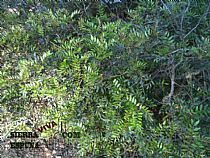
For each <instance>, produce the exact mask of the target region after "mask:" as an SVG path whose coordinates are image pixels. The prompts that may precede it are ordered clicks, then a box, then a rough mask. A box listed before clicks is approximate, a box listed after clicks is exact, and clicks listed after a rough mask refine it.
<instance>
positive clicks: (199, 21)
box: [183, 1, 210, 39]
mask: <svg viewBox="0 0 210 158" xmlns="http://www.w3.org/2000/svg"><path fill="white" fill-rule="evenodd" d="M209 7H210V1H209V4H208V7H207V9H206V12H205V13H204V14H203V15H202V16H201V17H200V19H199V20H198V23H197V24H196V25H195V27H193V28H192V29H191V30H190V31H189V32H188V33H187V34H186V35H185V36H184V38H183V39H185V38H186V37H187V36H189V35H190V34H191V33H192V32H193V31H194V30H195V29H196V28H197V27H198V26H199V25H200V23H201V20H202V19H203V18H204V17H205V16H206V15H207V14H208V13H209Z"/></svg>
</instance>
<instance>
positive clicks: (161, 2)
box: [161, 0, 172, 14]
mask: <svg viewBox="0 0 210 158" xmlns="http://www.w3.org/2000/svg"><path fill="white" fill-rule="evenodd" d="M161 3H162V4H163V6H164V7H165V8H166V9H167V10H168V12H169V14H172V13H171V11H170V9H169V8H168V6H167V5H166V4H165V3H164V2H163V0H161Z"/></svg>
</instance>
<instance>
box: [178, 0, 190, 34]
mask: <svg viewBox="0 0 210 158" xmlns="http://www.w3.org/2000/svg"><path fill="white" fill-rule="evenodd" d="M190 3H191V0H189V1H188V5H187V7H186V9H185V11H184V13H183V14H182V17H181V23H180V25H181V26H180V27H181V32H182V31H183V21H184V17H185V15H186V13H187V11H188V10H189V7H190Z"/></svg>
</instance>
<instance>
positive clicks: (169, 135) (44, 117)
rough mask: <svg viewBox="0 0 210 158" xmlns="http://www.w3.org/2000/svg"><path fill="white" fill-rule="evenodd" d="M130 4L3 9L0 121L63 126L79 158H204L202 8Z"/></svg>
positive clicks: (206, 88)
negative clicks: (71, 133) (73, 136)
mask: <svg viewBox="0 0 210 158" xmlns="http://www.w3.org/2000/svg"><path fill="white" fill-rule="evenodd" d="M137 4H138V5H137ZM122 5H123V6H122ZM129 5H130V3H126V4H124V3H123V4H119V6H117V5H116V6H112V7H114V9H113V8H107V6H104V5H101V4H100V2H95V3H87V2H68V1H58V2H57V1H50V0H47V1H38V0H35V1H27V2H25V1H16V3H14V1H3V3H2V4H1V10H0V15H1V19H2V20H1V22H0V52H1V58H0V67H1V71H0V86H1V87H0V88H1V94H0V105H1V110H4V112H5V113H4V114H3V115H2V116H1V117H2V118H3V119H4V120H5V119H6V118H7V119H11V120H17V119H20V118H22V117H26V118H28V119H30V120H31V121H32V123H33V124H34V125H35V126H39V125H40V124H42V123H44V122H46V121H51V120H55V121H57V122H59V121H61V120H63V121H65V122H68V123H69V125H71V126H72V127H73V128H75V129H77V130H78V131H80V132H81V138H80V139H77V140H68V141H72V143H73V145H74V147H75V148H76V149H77V155H78V157H149V158H150V157H151V158H152V157H157V158H159V157H171V158H172V157H174V158H175V157H177V158H179V157H192V158H193V157H196V158H202V157H203V158H204V157H207V156H209V155H210V152H209V149H208V148H209V125H208V124H209V120H210V118H209V115H210V110H209V105H210V97H209V96H210V53H209V51H210V47H209V46H210V43H209V41H210V39H209V7H210V6H209V5H210V4H209V3H208V2H207V1H167V2H165V1H149V0H148V1H138V3H136V4H135V6H132V5H131V6H130V7H129ZM109 9H111V10H109ZM114 10H115V11H114ZM116 10H120V11H122V12H126V13H127V14H128V15H129V16H130V17H129V18H128V16H126V17H122V16H119V15H120V14H118V13H120V12H118V11H117V12H116ZM1 128H2V129H4V130H5V131H8V130H9V129H10V128H11V127H8V126H4V127H1ZM18 128H19V129H21V130H23V129H24V130H31V128H32V127H29V126H27V125H26V124H23V125H21V126H19V127H18ZM10 130H11V129H10ZM53 132H55V131H51V132H49V133H45V135H44V136H47V137H50V135H51V134H53Z"/></svg>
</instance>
